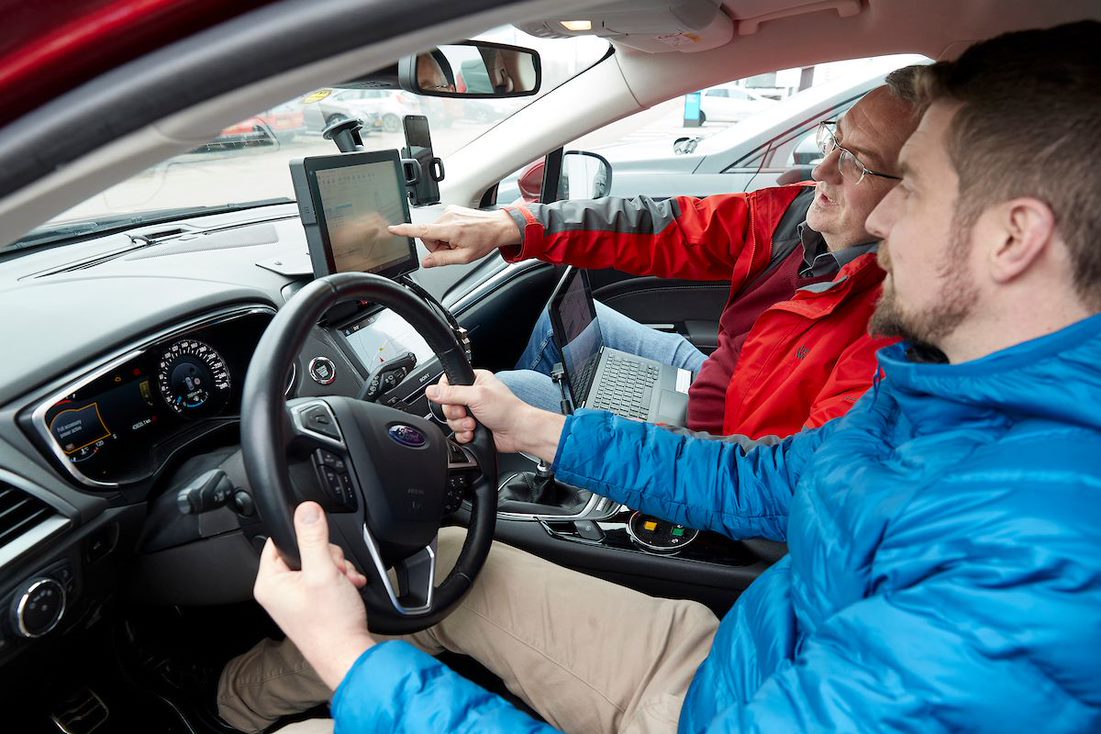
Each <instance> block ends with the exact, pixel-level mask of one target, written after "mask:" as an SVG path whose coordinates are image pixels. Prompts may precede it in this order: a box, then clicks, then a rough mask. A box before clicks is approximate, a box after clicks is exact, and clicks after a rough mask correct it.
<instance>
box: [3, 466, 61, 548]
mask: <svg viewBox="0 0 1101 734" xmlns="http://www.w3.org/2000/svg"><path fill="white" fill-rule="evenodd" d="M54 514H56V513H55V512H54V510H53V508H52V507H50V506H49V505H47V504H46V503H45V502H43V501H42V500H40V499H38V498H37V497H32V496H31V495H29V494H27V493H26V492H23V491H22V490H19V489H16V488H15V487H13V486H11V485H10V484H7V483H6V482H0V548H3V547H4V546H6V545H7V544H8V543H11V542H12V541H14V540H16V539H18V538H21V537H23V536H24V535H26V534H27V533H29V532H31V531H32V530H34V529H35V528H37V527H38V526H39V525H41V524H43V523H44V522H46V521H47V520H49V519H50V518H51V517H53V516H54Z"/></svg>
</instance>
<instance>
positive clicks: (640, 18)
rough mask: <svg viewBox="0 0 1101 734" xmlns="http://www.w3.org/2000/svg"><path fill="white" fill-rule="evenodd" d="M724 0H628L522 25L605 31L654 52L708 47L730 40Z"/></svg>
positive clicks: (555, 34) (556, 31)
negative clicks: (723, 7) (722, 0)
mask: <svg viewBox="0 0 1101 734" xmlns="http://www.w3.org/2000/svg"><path fill="white" fill-rule="evenodd" d="M720 5H721V0H628V1H627V2H620V3H614V4H611V5H604V6H601V7H599V8H596V9H594V10H593V11H591V12H586V11H583V10H580V11H575V12H571V13H569V14H568V15H565V16H563V17H561V18H549V19H546V20H540V21H532V22H529V23H524V24H519V25H517V27H518V28H519V29H520V30H522V31H524V32H525V33H528V34H531V35H533V36H537V37H539V38H570V37H572V36H600V37H602V38H607V39H608V40H610V41H615V42H616V44H618V45H621V46H629V47H631V48H635V49H638V50H640V51H646V52H649V53H665V52H668V51H680V52H682V53H695V52H698V51H708V50H710V49H713V48H717V47H719V46H723V45H725V44H727V43H729V42H730V39H732V38H733V37H734V23H733V22H732V21H731V20H730V18H729V17H727V15H726V14H725V13H723V12H722V10H721V9H720Z"/></svg>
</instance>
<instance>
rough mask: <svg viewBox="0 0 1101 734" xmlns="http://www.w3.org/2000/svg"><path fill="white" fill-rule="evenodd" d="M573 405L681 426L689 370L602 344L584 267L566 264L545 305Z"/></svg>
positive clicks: (684, 409)
mask: <svg viewBox="0 0 1101 734" xmlns="http://www.w3.org/2000/svg"><path fill="white" fill-rule="evenodd" d="M548 310H549V311H550V318H551V327H552V328H553V330H554V340H555V342H556V343H557V344H558V348H559V349H561V350H562V362H563V365H562V366H563V368H564V370H565V378H566V385H567V386H568V388H569V393H570V400H571V402H572V403H573V406H574V407H575V408H596V409H598V410H607V411H610V412H612V413H615V414H616V415H620V416H623V417H624V418H633V419H635V420H642V421H648V422H650V423H664V424H667V425H673V426H683V425H684V424H685V418H686V416H687V412H688V386H689V385H690V384H691V383H692V373H691V372H689V371H688V370H685V369H680V368H677V367H671V366H669V365H665V364H661V363H660V362H655V361H654V360H652V359H646V358H645V357H639V356H636V355H634V354H628V353H626V352H621V351H619V350H618V349H612V348H610V347H606V346H604V340H603V338H602V336H601V333H600V323H599V320H598V319H597V317H596V306H595V304H594V303H593V294H592V290H591V289H590V286H589V277H588V275H587V274H586V273H585V271H584V270H579V269H577V268H573V267H570V268H567V269H566V272H565V273H564V274H563V276H562V280H561V281H559V283H558V286H557V287H556V288H555V290H554V294H553V295H551V300H550V304H549V306H548Z"/></svg>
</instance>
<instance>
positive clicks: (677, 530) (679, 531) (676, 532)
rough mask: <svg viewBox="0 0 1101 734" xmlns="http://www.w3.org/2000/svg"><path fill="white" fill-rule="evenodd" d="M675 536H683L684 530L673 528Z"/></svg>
mask: <svg viewBox="0 0 1101 734" xmlns="http://www.w3.org/2000/svg"><path fill="white" fill-rule="evenodd" d="M673 535H675V536H676V537H678V538H679V537H681V536H682V535H684V528H673Z"/></svg>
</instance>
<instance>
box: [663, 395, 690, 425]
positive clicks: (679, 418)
mask: <svg viewBox="0 0 1101 734" xmlns="http://www.w3.org/2000/svg"><path fill="white" fill-rule="evenodd" d="M657 408H658V409H657V421H658V422H659V423H667V424H669V425H671V426H683V425H684V424H685V423H686V422H687V421H686V419H687V417H688V396H687V395H686V394H684V393H682V392H677V391H675V390H659V391H658V405H657Z"/></svg>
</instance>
